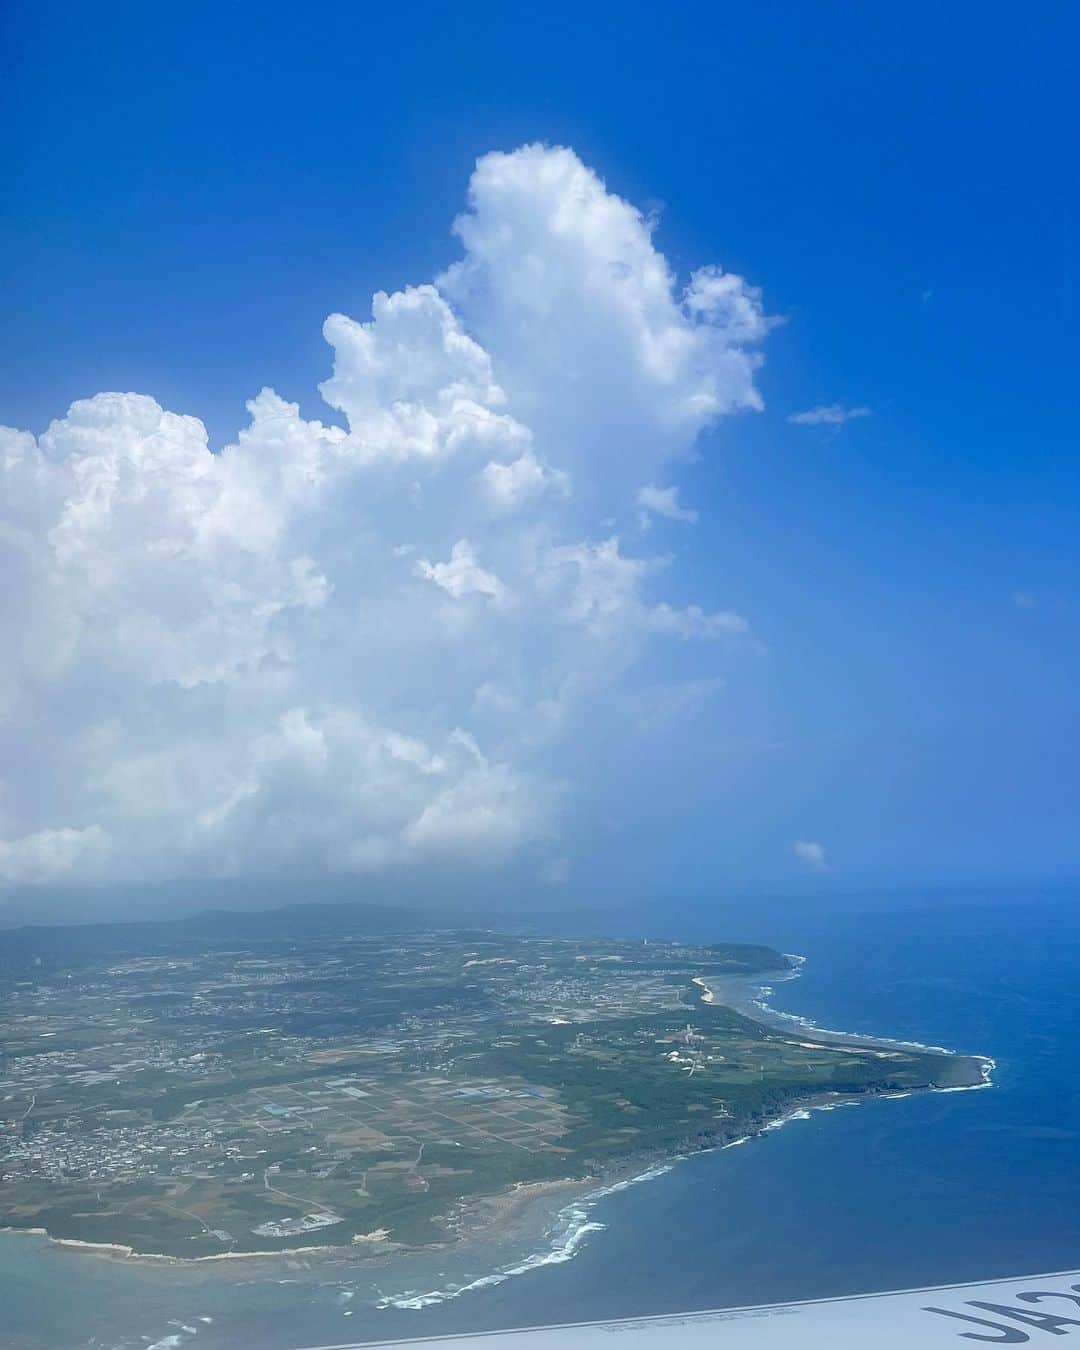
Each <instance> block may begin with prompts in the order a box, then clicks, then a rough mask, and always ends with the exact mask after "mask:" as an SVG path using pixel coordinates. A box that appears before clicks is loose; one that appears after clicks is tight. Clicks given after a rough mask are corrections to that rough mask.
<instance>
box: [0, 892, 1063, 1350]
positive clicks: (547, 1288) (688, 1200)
mask: <svg viewBox="0 0 1080 1350" xmlns="http://www.w3.org/2000/svg"><path fill="white" fill-rule="evenodd" d="M650 924H652V925H653V931H655V932H656V934H657V936H665V937H674V938H680V937H681V938H684V939H685V940H702V939H707V938H715V939H717V940H719V939H722V938H736V939H741V938H745V939H750V938H753V939H757V940H760V941H764V942H769V943H771V944H773V945H775V946H779V947H780V948H781V949H782V950H785V951H788V952H794V953H799V954H801V955H804V956H805V957H806V958H807V959H806V963H805V965H804V966H803V968H802V971H801V974H800V977H799V978H798V979H795V980H790V981H785V982H783V983H779V984H776V985H775V986H774V987H773V989H772V992H771V993H770V994H769V995H768V1001H769V1003H770V1005H771V1006H772V1007H773V1008H775V1009H778V1010H780V1011H786V1012H788V1013H792V1014H797V1015H800V1016H803V1017H807V1018H809V1019H812V1020H813V1021H815V1022H816V1023H817V1024H819V1025H820V1026H821V1027H828V1028H833V1029H841V1030H845V1031H851V1032H858V1033H861V1034H868V1035H878V1036H888V1037H892V1038H897V1039H902V1040H913V1041H920V1042H922V1043H925V1044H931V1045H944V1046H948V1047H950V1048H952V1049H956V1050H961V1051H966V1052H972V1053H978V1054H985V1055H989V1056H991V1057H992V1058H993V1059H994V1060H995V1061H996V1069H995V1071H994V1074H993V1085H992V1087H990V1088H988V1089H986V1090H975V1091H965V1092H947V1093H933V1094H916V1095H914V1096H911V1097H908V1098H905V1099H902V1100H896V1099H892V1100H873V1101H867V1102H863V1103H859V1104H857V1105H854V1106H851V1107H843V1108H838V1109H835V1110H832V1111H828V1112H812V1113H808V1114H804V1115H802V1116H800V1118H797V1119H794V1120H792V1121H790V1122H789V1123H788V1124H786V1125H784V1126H783V1127H782V1128H780V1129H775V1130H770V1131H769V1132H768V1133H767V1134H765V1135H764V1136H763V1137H761V1138H758V1139H753V1140H750V1141H748V1142H747V1143H746V1144H744V1145H742V1146H739V1147H735V1148H729V1149H725V1150H723V1151H722V1152H714V1153H705V1154H699V1155H697V1156H695V1157H692V1158H689V1159H686V1160H683V1161H680V1162H678V1163H676V1164H674V1165H673V1166H671V1167H669V1168H666V1169H665V1168H655V1169H653V1171H652V1173H651V1174H650V1176H649V1177H648V1178H647V1179H643V1180H640V1181H638V1182H636V1183H635V1184H623V1185H620V1186H618V1187H614V1188H609V1189H608V1190H607V1192H602V1193H599V1194H595V1195H593V1196H592V1197H590V1198H587V1199H581V1200H577V1201H575V1202H574V1203H571V1204H567V1202H566V1199H565V1197H563V1198H562V1199H560V1200H550V1199H549V1200H545V1201H537V1202H536V1204H535V1206H534V1210H533V1213H532V1214H531V1216H530V1225H529V1231H528V1233H527V1234H518V1235H517V1236H516V1237H513V1238H500V1239H499V1240H498V1241H495V1242H487V1243H483V1244H477V1245H476V1246H474V1247H472V1248H471V1249H470V1250H469V1251H468V1252H467V1253H465V1254H460V1253H458V1254H454V1255H452V1256H450V1255H447V1254H445V1253H443V1254H436V1255H425V1256H421V1257H409V1258H389V1259H387V1260H386V1261H381V1262H377V1263H368V1264H366V1265H361V1264H359V1263H356V1262H352V1261H341V1262H335V1263H330V1264H319V1265H318V1266H314V1267H311V1266H306V1265H304V1264H302V1263H300V1262H288V1263H286V1262H262V1263H259V1264H258V1266H256V1267H254V1268H253V1267H252V1266H251V1265H249V1264H248V1263H243V1264H240V1263H230V1262H217V1263H213V1264H210V1265H206V1266H201V1267H196V1268H192V1267H183V1266H160V1267H148V1266H141V1265H135V1264H130V1263H124V1262H119V1261H109V1260H103V1259H100V1258H97V1257H94V1256H90V1255H86V1254H83V1253H78V1252H72V1251H66V1250H62V1249H57V1248H54V1247H50V1246H48V1245H47V1244H46V1243H45V1242H44V1240H43V1239H39V1238H35V1237H33V1236H28V1235H25V1234H4V1233H0V1344H2V1345H3V1346H5V1347H9V1346H10V1347H18V1348H19V1350H61V1347H62V1350H90V1347H93V1350H151V1347H153V1350H180V1348H181V1347H190V1350H224V1348H225V1347H236V1346H256V1345H257V1346H259V1347H265V1348H266V1350H297V1348H298V1347H309V1346H317V1345H321V1344H333V1343H338V1344H340V1343H341V1342H343V1341H349V1340H357V1341H361V1340H375V1339H382V1338H393V1337H405V1336H421V1335H437V1334H441V1333H445V1332H451V1331H462V1330H483V1329H490V1328H496V1327H507V1326H529V1325H537V1324H542V1323H545V1322H552V1321H559V1322H569V1321H578V1320H587V1319H591V1318H603V1317H614V1316H632V1315H639V1314H649V1313H663V1312H669V1311H688V1310H691V1309H703V1308H714V1307H724V1306H735V1305H739V1304H748V1303H762V1302H770V1301H774V1300H775V1301H783V1300H789V1299H801V1298H813V1297H819V1296H827V1295H838V1294H847V1293H856V1292H864V1291H870V1290H878V1289H896V1288H902V1287H905V1286H909V1287H910V1286H917V1285H926V1284H940V1283H947V1282H953V1281H963V1280H975V1279H980V1278H991V1277H995V1276H1008V1275H1021V1274H1034V1273H1039V1272H1043V1271H1052V1270H1060V1269H1066V1268H1072V1267H1076V1266H1080V900H1078V899H1077V898H1075V897H1074V898H1072V899H1069V898H1068V897H1065V896H1063V895H1061V894H1060V893H1055V894H1047V895H1044V896H1039V895H1037V894H1034V895H1028V896H1026V897H1024V898H1023V900H1022V901H1021V900H1014V901H1009V902H1001V901H1000V900H996V901H995V902H994V903H989V902H985V903H980V902H979V901H978V899H977V898H972V897H967V899H966V901H965V903H963V904H957V903H953V902H949V901H945V900H942V901H939V902H938V903H935V904H934V905H932V906H926V907H920V906H919V905H917V904H914V903H911V904H908V905H906V906H905V907H903V908H900V909H897V908H895V907H892V906H888V907H886V908H881V907H880V904H879V905H877V906H876V907H875V908H871V909H867V910H866V911H865V912H860V906H859V904H858V903H857V902H856V901H853V900H849V901H846V902H845V903H844V905H843V906H833V907H832V908H831V909H830V910H829V911H828V912H825V911H823V910H822V908H821V907H820V905H812V904H811V902H809V901H801V902H796V901H792V902H790V903H785V904H761V905H759V906H756V907H754V908H750V907H740V908H739V909H738V910H737V911H736V910H734V909H725V910H722V911H721V910H720V909H719V908H718V907H714V906H707V905H702V906H696V907H687V908H686V909H685V910H684V911H683V912H681V913H679V912H677V911H672V910H667V911H665V915H664V918H663V920H660V919H659V918H655V919H652V920H650V919H649V917H648V916H644V917H642V916H638V918H636V919H634V920H627V921H624V923H623V929H622V931H630V932H632V931H636V926H640V927H642V928H643V929H644V930H646V931H647V930H648V929H649V927H650ZM661 925H662V926H661Z"/></svg>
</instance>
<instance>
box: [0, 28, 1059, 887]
mask: <svg viewBox="0 0 1080 1350" xmlns="http://www.w3.org/2000/svg"><path fill="white" fill-rule="evenodd" d="M7 27H8V39H7V42H6V44H5V45H6V46H7V48H8V51H9V56H8V58H7V73H6V78H5V80H4V82H3V89H2V91H0V100H2V103H3V108H2V111H3V125H4V127H5V128H6V129H7V130H6V132H5V135H6V136H8V137H10V139H11V145H10V146H9V153H10V154H11V155H13V157H14V163H15V166H16V167H15V172H14V174H13V175H11V177H10V178H9V181H8V184H7V193H6V195H7V197H8V201H9V209H8V211H7V212H6V213H5V223H4V225H3V249H2V259H0V268H2V273H0V276H2V282H3V284H2V286H0V291H2V292H3V295H4V299H3V301H2V304H3V307H4V314H3V323H2V324H0V343H2V348H3V350H2V359H0V421H2V422H4V423H6V424H8V425H10V426H13V427H19V428H24V429H27V430H29V431H32V432H34V433H35V434H38V433H41V432H43V431H44V430H45V428H46V426H47V425H48V423H49V422H50V420H51V419H53V418H58V417H62V416H63V414H64V412H65V410H66V409H67V407H68V405H69V403H71V402H72V401H73V400H75V399H79V398H86V397H89V396H91V395H93V394H95V393H97V392H98V391H102V390H121V391H127V390H132V391H136V392H139V393H145V394H150V395H152V396H153V397H154V398H155V399H156V400H158V402H159V403H160V404H161V405H163V406H164V407H165V408H169V409H173V410H175V411H177V412H181V413H191V414H194V415H196V416H198V417H200V418H202V420H203V421H204V422H205V424H206V426H207V428H208V431H209V435H210V443H211V445H212V446H214V447H215V448H220V447H221V446H223V445H224V444H226V443H227V442H229V441H230V440H232V439H233V438H234V437H235V434H236V430H237V428H238V427H240V426H242V425H243V424H244V422H245V420H246V414H245V412H244V402H245V400H246V399H248V398H250V397H252V396H253V395H254V394H255V393H257V391H258V390H259V389H260V388H262V387H263V386H264V385H270V386H273V388H274V389H276V390H277V391H278V393H279V394H281V395H282V397H284V398H285V399H288V400H295V401H297V402H298V403H299V404H300V409H301V413H302V415H303V416H304V417H306V418H322V419H323V420H324V421H328V422H337V423H341V420H342V419H341V417H340V416H339V415H337V414H335V413H334V412H332V411H331V410H329V409H327V408H326V407H325V406H324V405H323V404H322V403H321V401H320V399H319V397H318V393H317V385H318V383H319V382H320V381H321V380H323V379H325V378H326V377H327V375H328V373H329V365H328V354H327V348H326V344H325V342H324V341H323V339H322V337H321V335H320V327H321V324H322V321H323V319H324V318H325V316H326V315H327V314H329V313H331V312H333V311H337V310H341V311H344V312H345V313H346V314H348V315H351V316H352V317H353V318H355V319H357V320H358V321H360V322H364V321H366V320H367V319H368V318H369V315H370V303H371V295H372V293H373V292H375V291H376V290H379V289H386V290H389V291H393V290H396V289H397V288H400V287H403V286H405V285H407V284H410V283H414V284H415V283H421V282H426V281H429V280H431V279H433V278H435V277H436V276H437V275H438V274H439V273H441V272H442V270H443V269H444V268H445V267H446V266H448V265H449V264H450V263H451V262H453V261H454V259H456V258H457V257H459V256H460V254H461V244H460V243H459V241H458V240H456V239H454V238H452V237H451V235H450V224H451V222H452V221H453V219H454V217H455V216H456V215H457V214H458V213H459V212H460V211H461V210H462V208H463V204H464V199H465V188H466V184H467V182H468V180H469V176H470V174H471V172H472V170H473V166H474V163H475V161H476V160H477V157H478V156H481V155H483V154H485V153H486V152H488V151H492V150H503V151H511V150H513V149H514V148H515V147H518V146H520V145H522V144H525V143H529V142H538V141H539V142H545V143H548V144H551V145H567V146H571V147H572V148H573V149H574V151H575V152H576V153H577V155H578V156H580V159H581V160H582V161H583V162H584V164H585V165H588V166H590V167H591V168H592V169H594V170H595V171H596V173H597V174H599V175H600V177H601V178H602V179H603V180H604V182H605V184H606V186H607V189H608V191H609V192H611V193H613V194H618V195H619V196H620V197H622V198H625V199H626V200H628V201H630V202H632V203H634V204H635V205H637V206H638V207H640V208H642V209H643V210H645V211H647V212H654V213H656V214H657V215H658V216H659V225H658V226H657V228H656V232H655V236H654V242H655V245H656V247H657V248H658V249H660V250H662V251H663V253H664V254H665V255H666V257H667V259H668V262H669V264H670V266H671V268H672V269H673V270H674V271H675V272H676V273H677V274H678V276H679V277H680V279H681V280H682V281H685V280H686V278H687V277H688V276H689V274H690V273H691V271H692V270H693V269H695V268H697V267H699V266H701V265H703V264H705V263H710V262H716V263H719V264H721V265H722V266H723V267H724V268H725V269H726V270H728V271H731V272H734V273H737V274H739V275H740V276H742V277H745V278H746V279H747V281H748V282H749V283H750V284H752V285H753V286H757V287H760V288H761V290H762V292H763V303H764V308H765V311H766V312H767V313H768V314H769V315H771V316H776V317H780V318H782V319H783V323H782V324H779V325H777V326H776V327H774V328H773V329H772V331H771V332H769V334H768V336H767V337H766V338H765V340H764V341H763V342H762V344H761V348H762V351H763V354H764V358H765V360H764V364H763V366H762V367H761V369H760V371H758V372H757V374H756V376H755V380H756V385H757V388H758V389H759V390H760V393H761V396H762V397H763V399H764V403H765V410H764V411H763V412H760V413H750V412H733V413H732V415H730V416H725V417H723V418H722V419H720V421H719V422H718V424H717V425H716V426H715V427H714V428H713V429H708V430H705V431H704V432H703V433H702V437H701V439H700V440H699V442H698V445H697V459H696V461H694V462H685V461H681V462H679V463H678V466H677V468H675V469H673V470H672V472H671V473H670V474H669V475H668V479H670V481H672V482H675V483H677V485H678V492H679V499H680V501H682V502H684V503H685V504H686V505H687V506H688V507H690V508H692V509H693V510H695V511H697V512H698V514H699V517H700V519H699V523H698V524H697V525H696V526H694V527H690V528H686V527H684V526H683V525H681V524H680V523H678V522H671V521H666V520H664V519H662V518H659V519H656V520H655V521H654V522H653V524H652V527H651V528H650V529H649V531H648V533H647V535H645V536H641V537H634V536H633V533H632V530H630V529H629V527H627V525H626V524H625V523H624V524H623V525H622V526H621V527H620V535H621V537H622V539H623V544H624V546H625V547H626V548H627V550H628V551H631V552H640V551H641V550H642V549H645V548H647V549H649V550H652V551H654V552H655V551H657V550H659V551H660V552H662V553H664V554H670V555H671V556H672V558H673V562H672V563H671V565H670V567H669V568H668V569H667V572H666V574H665V578H664V588H665V590H664V596H665V599H666V600H667V601H670V603H671V604H672V605H676V606H688V605H694V604H696V605H700V606H702V607H703V609H704V610H705V611H707V612H710V613H711V612H712V611H719V610H723V611H727V610H733V611H736V612H737V613H738V614H739V615H741V616H744V617H745V619H746V621H747V623H748V624H749V627H750V630H751V633H752V638H751V639H750V640H747V641H744V642H742V643H741V644H740V643H731V644H726V643H725V644H722V645H721V646H720V647H717V648H716V649H715V650H713V649H710V650H709V651H708V652H706V653H705V654H704V655H703V654H702V652H701V651H700V650H698V649H696V648H695V649H694V650H693V651H691V650H690V649H689V648H690V646H691V644H689V643H676V644H675V645H674V646H663V647H650V648H648V649H645V650H642V652H641V653H640V654H639V655H638V656H637V657H636V664H635V672H636V673H635V674H634V676H633V678H632V680H631V681H630V683H631V685H632V687H633V690H635V691H637V695H636V696H640V697H639V698H638V703H637V704H635V705H634V706H637V707H640V706H641V702H640V698H641V697H646V698H647V694H646V695H642V694H641V691H642V690H645V691H648V690H650V689H655V688H657V687H659V686H661V685H662V686H664V687H669V686H673V685H674V684H676V683H679V682H682V685H681V687H686V688H690V687H691V686H692V689H693V690H696V691H697V694H694V695H693V696H691V694H688V695H687V704H688V707H689V705H690V704H693V705H694V706H693V707H689V711H688V712H687V715H686V716H683V717H671V718H668V716H667V714H665V721H664V727H663V731H662V734H650V735H639V734H637V731H636V730H635V725H636V724H632V723H631V721H627V720H626V718H625V716H624V720H623V722H622V723H621V724H620V723H619V721H618V719H614V718H613V719H611V724H610V725H606V724H605V727H604V729H603V731H602V732H601V731H600V730H598V731H597V732H596V735H595V736H592V735H589V736H584V737H582V736H577V735H573V736H570V737H569V738H568V740H567V742H566V743H565V744H563V745H561V746H560V748H559V749H558V751H557V752H556V751H543V752H541V753H540V756H539V761H538V762H542V763H543V765H544V768H545V772H547V773H548V774H549V776H554V777H558V778H559V779H560V781H566V782H567V783H569V784H571V789H570V797H569V800H570V801H571V802H572V803H573V804H572V805H571V806H570V807H569V808H565V807H564V809H563V811H562V817H561V823H560V825H559V826H558V835H559V843H558V844H557V845H556V846H554V847H555V851H556V853H557V854H558V858H557V860H556V861H557V865H556V866H554V868H553V869H552V876H553V877H554V878H556V879H559V880H560V882H561V884H562V885H563V886H565V887H567V888H569V890H570V892H571V893H572V894H575V895H576V894H578V893H582V894H584V893H586V892H588V893H597V892H599V891H604V892H611V893H614V892H619V891H625V890H633V889H642V888H645V889H649V890H652V891H655V890H656V889H657V888H664V887H672V888H674V889H676V890H684V891H691V892H694V893H702V892H703V891H705V890H708V889H709V888H711V887H720V888H723V887H732V888H738V887H743V886H754V887H761V886H765V887H775V888H784V887H796V886H809V887H826V886H829V887H831V886H858V885H881V884H897V885H907V884H919V883H922V882H926V881H954V880H955V881H969V880H974V881H988V880H1005V881H1008V880H1013V879H1018V878H1036V879H1037V878H1042V877H1048V878H1049V877H1067V876H1075V875H1076V873H1077V872H1078V871H1080V830H1078V828H1077V826H1078V823H1080V769H1078V767H1077V766H1078V764H1080V719H1078V718H1077V713H1076V705H1077V699H1076V674H1077V670H1078V657H1080V641H1078V638H1077V614H1078V608H1077V606H1078V604H1080V594H1078V589H1077V584H1078V571H1077V564H1078V555H1080V544H1078V542H1077V541H1078V538H1080V531H1078V524H1080V519H1078V518H1080V482H1078V478H1080V474H1078V468H1077V465H1078V457H1077V416H1076V414H1077V399H1076V374H1075V371H1076V359H1077V348H1078V344H1077V326H1076V302H1077V294H1078V284H1080V279H1078V268H1080V261H1078V259H1080V242H1078V239H1077V231H1078V213H1077V190H1076V150H1077V146H1076V118H1075V90H1076V55H1075V53H1076V51H1077V38H1078V37H1080V33H1078V31H1077V29H1078V21H1077V19H1076V16H1075V11H1074V10H1073V9H1072V8H1071V7H1070V6H1068V5H1065V4H1040V5H1037V6H1035V7H1034V8H1033V9H1031V10H1029V11H1026V12H1025V14H1024V21H1023V23H1022V24H1021V23H1019V22H1018V17H1017V12H1016V11H1015V9H1014V8H1013V7H1006V6H1004V5H998V4H989V5H986V4H984V5H979V6H976V5H969V4H956V5H951V6H941V5H934V6H929V5H922V4H912V5H907V6H903V7H899V8H893V9H892V10H886V9H884V8H882V7H880V6H865V5H857V4H835V5H828V6H797V5H792V4H761V5H757V6H752V7H751V6H742V7H735V6H716V5H693V4H686V5H680V6H677V7H675V9H674V10H673V11H671V12H668V13H665V14H663V15H658V13H657V11H656V7H655V6H645V5H637V4H626V3H623V4H619V5H617V6H616V5H592V6H581V5H574V6H570V5H562V4H555V5H548V6H545V7H544V8H543V10H542V11H528V12H526V11H522V10H520V9H519V8H517V7H511V6H504V5H483V4H476V5H470V6H466V7H462V6H453V7H451V6H441V5H419V4H408V3H406V4H399V5H395V6H393V7H392V8H390V9H389V10H388V11H387V12H381V10H378V9H376V7H374V6H351V5H326V6H321V7H318V8H317V9H303V8H297V7H294V6H284V5H275V4H268V5H264V6H261V7H259V8H258V9H256V8H254V7H249V6H236V5H215V6H208V5H201V4H190V5H186V6H184V7H181V8H174V9H173V10H171V11H169V12H167V13H166V12H164V11H160V10H159V11H151V10H148V9H147V8H146V7H145V6H129V5H123V4H113V5H108V6H105V7H102V8H98V9H95V10H90V9H87V8H86V7H77V6H72V5H50V4H40V5H34V6H22V7H20V8H17V9H16V12H15V13H14V14H13V15H9V18H8V20H7ZM493 356H494V357H495V361H496V375H499V365H498V352H497V351H496V352H493ZM832 405H842V406H845V407H847V408H861V407H865V408H868V409H870V410H871V412H870V414H869V415H866V416H862V417H858V418H854V419H852V420H850V421H847V422H845V423H843V424H842V425H829V424H817V425H813V424H812V425H805V424H796V423H792V422H790V421H789V420H788V418H789V417H790V415H792V414H797V413H799V412H802V411H805V410H807V409H813V408H819V407H830V406H832ZM553 462H554V461H553ZM665 481H667V480H665ZM590 528H592V527H591V525H590ZM593 534H594V535H595V536H596V537H598V535H596V531H595V530H594V531H593ZM432 556H434V555H432ZM522 659H526V658H525V655H524V654H523V656H522ZM721 681H722V684H723V687H722V688H720V682H721ZM698 695H700V697H698ZM23 750H24V752H26V753H33V751H34V747H33V746H31V747H30V750H29V751H26V748H25V747H23ZM18 790H19V784H18V783H17V782H14V781H13V782H12V783H9V784H5V794H6V799H8V800H10V795H11V794H12V793H13V792H18ZM71 809H72V810H75V809H76V808H75V807H72V808H71ZM87 809H88V808H87V807H86V805H85V803H83V804H81V805H80V806H79V807H78V810H82V811H83V812H84V815H83V816H80V817H79V819H78V820H76V819H75V816H72V817H71V819H70V820H67V819H66V818H65V820H64V821H63V822H61V821H60V817H59V816H57V817H56V819H55V821H54V820H52V818H51V817H50V818H49V819H48V820H46V819H45V817H44V816H43V817H42V818H41V819H40V820H38V821H37V822H36V825H35V828H37V827H42V828H46V827H47V828H48V829H54V828H60V827H61V824H62V825H63V828H68V827H69V826H71V827H73V828H76V829H81V828H85V827H87V824H88V821H89V819H90V818H89V816H86V815H85V812H86V810H87ZM2 824H3V820H2V819H0V825H2ZM27 828H28V829H29V828H30V827H29V826H27ZM2 837H3V830H2V829H0V839H2ZM799 841H802V842H813V843H819V844H820V845H821V847H822V850H823V856H824V858H825V860H826V862H827V870H822V869H819V868H816V867H815V866H814V861H813V858H811V857H808V856H807V855H805V853H804V854H803V856H800V855H799V853H798V852H796V850H795V847H794V846H795V844H796V843H797V842H799ZM306 865H307V864H299V866H301V869H302V868H303V867H304V866H306ZM517 865H518V864H517V863H516V862H515V863H514V864H512V865H511V871H509V872H507V871H505V870H502V871H497V873H496V875H498V876H513V877H517V878H518V879H519V880H520V878H521V877H522V876H525V875H526V874H528V873H527V869H526V872H522V873H520V874H519V873H518V872H515V871H513V867H516V866H517ZM528 875H531V874H528ZM564 877H565V878H566V879H565V880H562V878H564ZM30 879H31V880H32V879H33V878H32V877H31V878H30Z"/></svg>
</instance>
